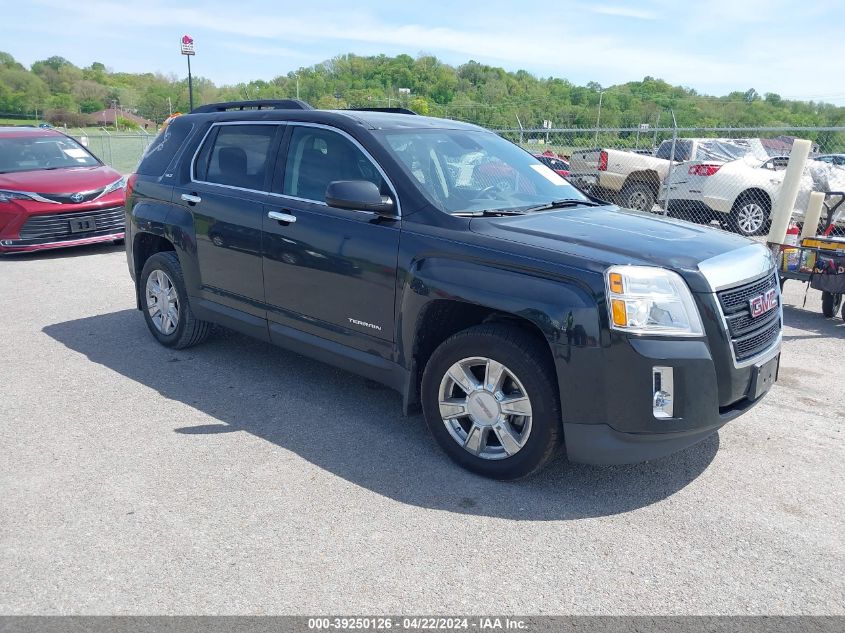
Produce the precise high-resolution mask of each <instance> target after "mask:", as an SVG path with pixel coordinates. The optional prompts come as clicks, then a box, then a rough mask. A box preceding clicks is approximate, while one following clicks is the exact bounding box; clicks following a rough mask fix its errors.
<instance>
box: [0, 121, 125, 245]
mask: <svg viewBox="0 0 845 633" xmlns="http://www.w3.org/2000/svg"><path fill="white" fill-rule="evenodd" d="M125 188H126V179H125V178H123V177H122V176H121V175H120V174H119V173H117V172H116V171H115V170H114V169H112V168H111V167H107V166H106V165H104V164H103V163H102V162H101V161H100V160H99V159H98V158H96V157H95V156H94V155H93V154H91V152H89V151H88V150H87V149H86V148H85V147H83V146H82V145H80V144H79V143H77V142H76V141H75V140H73V139H72V138H70V137H69V136H66V135H65V134H62V133H61V132H58V131H56V130H51V129H39V128H30V127H0V253H19V252H26V251H37V250H43V249H50V248H61V247H65V246H76V245H80V244H92V243H95V242H108V241H115V240H120V239H123V226H124V219H123V203H124V198H125Z"/></svg>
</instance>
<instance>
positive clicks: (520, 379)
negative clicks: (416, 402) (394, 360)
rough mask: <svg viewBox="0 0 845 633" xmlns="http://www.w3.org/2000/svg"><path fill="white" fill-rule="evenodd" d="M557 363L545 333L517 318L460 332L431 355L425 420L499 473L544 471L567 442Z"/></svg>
mask: <svg viewBox="0 0 845 633" xmlns="http://www.w3.org/2000/svg"><path fill="white" fill-rule="evenodd" d="M554 376H555V373H554V366H553V365H552V362H551V359H550V358H549V355H548V349H545V344H544V343H543V341H541V340H539V339H538V338H537V337H535V336H532V335H531V334H529V333H527V332H525V331H523V330H521V329H520V328H518V327H516V326H509V325H502V324H489V325H479V326H476V327H472V328H470V329H468V330H464V331H463V332H459V333H457V334H455V335H454V336H452V337H450V338H449V339H447V340H446V341H445V342H443V343H442V344H441V345H440V347H438V348H437V349H436V350H435V352H434V354H433V355H432V356H431V359H430V360H429V361H428V363H427V364H426V367H425V372H424V373H423V380H422V406H423V413H424V414H425V420H426V424H427V425H428V428H429V430H430V431H431V434H432V435H433V436H434V438H435V440H437V443H438V444H440V446H441V448H443V450H444V451H446V453H447V454H448V455H449V457H451V458H452V459H453V460H454V461H455V462H457V463H458V464H460V465H461V466H463V467H464V468H466V469H467V470H470V471H472V472H474V473H477V474H479V475H483V476H485V477H491V478H493V479H505V480H510V479H519V478H521V477H526V476H528V475H531V474H533V473H535V472H537V471H539V470H540V469H541V468H542V467H543V466H545V465H546V463H547V462H548V461H549V460H550V459H551V458H552V457H553V456H554V454H555V452H556V451H557V449H558V447H559V446H560V443H561V438H562V426H561V419H560V404H559V398H558V392H557V388H556V386H555V380H554Z"/></svg>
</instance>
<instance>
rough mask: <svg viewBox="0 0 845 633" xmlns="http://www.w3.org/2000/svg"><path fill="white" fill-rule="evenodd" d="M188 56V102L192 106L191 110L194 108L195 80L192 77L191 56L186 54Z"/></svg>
mask: <svg viewBox="0 0 845 633" xmlns="http://www.w3.org/2000/svg"><path fill="white" fill-rule="evenodd" d="M185 57H187V58H188V103H189V104H190V106H191V110H193V109H194V80H193V77H191V56H190V55H185Z"/></svg>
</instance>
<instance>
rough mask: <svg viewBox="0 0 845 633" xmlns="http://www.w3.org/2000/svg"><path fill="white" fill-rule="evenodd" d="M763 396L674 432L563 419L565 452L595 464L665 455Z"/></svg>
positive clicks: (573, 459)
mask: <svg viewBox="0 0 845 633" xmlns="http://www.w3.org/2000/svg"><path fill="white" fill-rule="evenodd" d="M762 399H763V398H762V397H761V398H758V399H757V400H748V399H745V400H742V401H741V402H740V403H739V404H738V405H737V406H736V407H734V408H732V409H730V410H729V411H727V412H725V413H719V414H718V421H717V422H716V423H715V424H710V425H708V426H704V427H701V428H694V429H690V430H687V431H680V432H676V433H622V432H620V431H617V430H615V429H614V428H612V427H611V426H609V425H607V424H567V423H564V425H563V434H564V437H565V438H566V440H565V441H566V455H567V457H568V458H569V461H571V462H577V463H580V464H598V465H616V464H636V463H639V462H644V461H648V460H650V459H657V458H659V457H665V456H666V455H671V454H672V453H677V452H678V451H681V450H683V449H685V448H688V447H690V446H692V445H693V444H697V443H698V442H700V441H702V440H703V439H705V438H707V437H709V436H710V435H712V434H713V433H715V432H716V431H718V430H719V429H720V428H722V427H723V426H724V425H725V424H727V423H728V422H730V421H731V420H733V419H734V418H737V417H739V416H740V415H742V414H743V413H745V412H746V411H748V410H749V409H751V408H752V407H753V406H755V405H756V404H758V403H759V402H760V401H761V400H762Z"/></svg>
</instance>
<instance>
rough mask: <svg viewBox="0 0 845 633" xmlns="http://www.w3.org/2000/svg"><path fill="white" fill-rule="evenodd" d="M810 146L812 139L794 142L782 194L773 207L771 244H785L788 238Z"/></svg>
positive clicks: (770, 230)
mask: <svg viewBox="0 0 845 633" xmlns="http://www.w3.org/2000/svg"><path fill="white" fill-rule="evenodd" d="M810 146H811V143H810V141H808V140H806V139H796V140H795V142H794V143H793V144H792V151H791V152H790V153H789V164H788V165H787V166H786V171H785V172H784V175H783V184H782V185H781V186H780V194H779V195H778V197H777V200H775V204H774V207H773V208H772V227H771V228H770V229H769V237H768V241H769V243H770V244H783V243H784V241H785V240H786V229H787V228H788V227H789V220H790V219H791V218H792V210H793V209H794V208H795V200H796V198H798V187H799V185H800V184H801V174H803V173H804V165H805V164H806V163H807V157H808V156H809V155H810Z"/></svg>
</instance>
